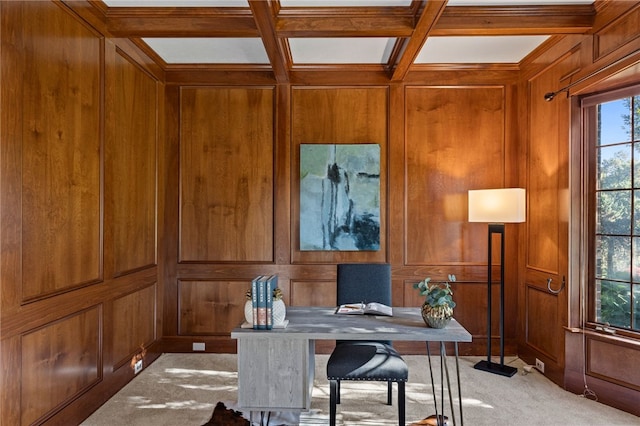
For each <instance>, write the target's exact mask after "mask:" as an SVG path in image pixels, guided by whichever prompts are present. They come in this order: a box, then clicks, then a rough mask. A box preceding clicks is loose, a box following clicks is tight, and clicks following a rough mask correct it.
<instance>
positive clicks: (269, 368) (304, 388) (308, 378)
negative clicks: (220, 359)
mask: <svg viewBox="0 0 640 426" xmlns="http://www.w3.org/2000/svg"><path fill="white" fill-rule="evenodd" d="M313 366H314V355H313V341H310V340H307V339H279V340H273V339H269V338H268V337H263V338H256V339H239V340H238V404H239V405H240V406H241V407H244V408H253V409H264V408H269V409H271V410H278V411H279V409H283V410H287V409H289V410H304V409H307V410H308V409H309V408H311V394H310V391H309V388H310V386H311V385H310V382H311V383H312V382H313V373H312V372H313V371H314V368H313ZM273 384H275V387H271V386H270V385H273Z"/></svg>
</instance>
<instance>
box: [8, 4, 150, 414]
mask: <svg viewBox="0 0 640 426" xmlns="http://www.w3.org/2000/svg"><path fill="white" fill-rule="evenodd" d="M0 12H1V19H2V23H1V25H0V28H1V34H0V38H1V42H2V49H1V51H2V58H1V59H0V64H1V67H2V71H1V72H2V87H1V95H0V97H1V100H0V101H1V105H0V110H1V111H2V112H1V114H2V117H1V118H0V122H1V133H0V136H1V145H0V162H1V164H0V165H1V170H2V174H1V178H0V197H1V198H0V206H1V207H0V226H1V228H0V230H1V231H0V233H1V243H0V244H1V249H2V254H1V258H0V282H1V287H0V292H1V296H2V297H1V299H0V321H1V325H0V334H1V342H0V348H1V349H0V360H1V362H2V374H1V380H2V382H1V385H0V393H1V394H0V412H1V413H2V414H1V415H0V418H1V420H0V423H1V424H3V425H5V424H6V425H27V424H34V423H42V422H46V421H49V422H50V423H57V424H73V423H77V422H79V421H80V420H82V419H83V418H84V417H86V416H87V415H88V414H89V413H90V412H91V411H93V410H94V409H95V408H97V407H98V406H99V405H100V404H101V403H102V402H103V401H104V400H105V399H107V398H108V397H109V396H110V395H111V394H113V393H114V392H115V391H117V389H119V388H120V387H121V386H123V384H124V383H126V381H128V380H130V379H131V378H132V377H133V371H132V370H131V367H130V365H129V362H130V360H131V358H132V357H133V356H134V355H136V354H138V353H140V352H142V351H143V350H146V349H148V348H149V347H150V346H151V345H152V344H153V343H154V342H156V341H157V339H158V328H159V327H158V325H159V324H161V322H159V321H161V319H160V318H159V317H158V315H157V314H158V313H159V312H158V309H157V306H158V285H157V282H158V280H157V260H156V249H157V226H156V224H157V219H156V216H157V193H156V191H157V184H158V181H157V178H156V176H157V153H156V150H157V140H158V129H159V122H160V117H159V113H158V105H159V99H160V95H161V93H162V85H161V84H160V83H159V80H158V78H157V76H154V75H152V74H151V73H149V72H148V71H146V70H144V69H143V68H141V67H140V66H139V65H138V64H137V63H136V62H135V61H134V60H132V59H131V57H130V56H129V55H128V54H127V53H126V52H125V51H123V50H121V49H119V48H116V46H115V45H114V44H112V43H111V42H109V41H107V40H105V39H104V38H103V37H102V36H101V35H100V34H99V33H98V32H96V30H95V29H94V28H92V27H90V26H88V25H87V24H85V23H84V22H83V21H81V20H80V19H78V17H77V16H76V15H75V14H74V13H73V12H72V11H70V10H68V9H67V8H66V7H65V6H64V5H62V4H61V3H53V2H1V3H0ZM152 352H153V350H152V349H151V348H149V352H148V356H147V358H146V359H145V362H146V363H149V362H150V361H151V360H153V359H154V357H156V356H157V354H154V353H152Z"/></svg>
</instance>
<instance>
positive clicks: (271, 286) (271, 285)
mask: <svg viewBox="0 0 640 426" xmlns="http://www.w3.org/2000/svg"><path fill="white" fill-rule="evenodd" d="M277 286H278V276H277V275H271V276H270V277H269V278H268V279H267V287H266V293H267V330H271V329H272V328H273V290H275V288H276V287H277Z"/></svg>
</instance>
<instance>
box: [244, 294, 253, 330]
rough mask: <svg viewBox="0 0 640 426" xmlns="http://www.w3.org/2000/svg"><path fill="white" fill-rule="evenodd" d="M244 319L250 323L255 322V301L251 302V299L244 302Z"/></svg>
mask: <svg viewBox="0 0 640 426" xmlns="http://www.w3.org/2000/svg"><path fill="white" fill-rule="evenodd" d="M244 320H245V321H246V322H248V323H249V324H253V303H251V300H247V301H246V302H245V303H244Z"/></svg>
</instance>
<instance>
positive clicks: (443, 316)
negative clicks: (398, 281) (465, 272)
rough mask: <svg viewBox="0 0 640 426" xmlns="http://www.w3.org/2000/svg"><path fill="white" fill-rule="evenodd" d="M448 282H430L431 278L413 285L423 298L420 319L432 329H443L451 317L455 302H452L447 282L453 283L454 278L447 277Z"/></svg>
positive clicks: (451, 292) (451, 294)
mask: <svg viewBox="0 0 640 426" xmlns="http://www.w3.org/2000/svg"><path fill="white" fill-rule="evenodd" d="M448 279H449V281H444V282H434V283H432V282H431V278H429V277H427V278H425V279H424V280H422V281H420V282H418V283H415V284H414V285H413V288H415V289H416V290H418V291H419V292H420V295H421V296H425V299H424V303H423V304H422V318H423V319H424V322H425V323H426V324H427V325H428V326H429V327H432V328H444V327H446V326H447V324H448V323H449V321H451V318H452V317H453V308H455V306H456V302H454V301H453V297H452V296H453V291H452V290H451V285H450V284H449V282H455V281H456V276H455V275H451V274H450V275H449V276H448Z"/></svg>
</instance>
